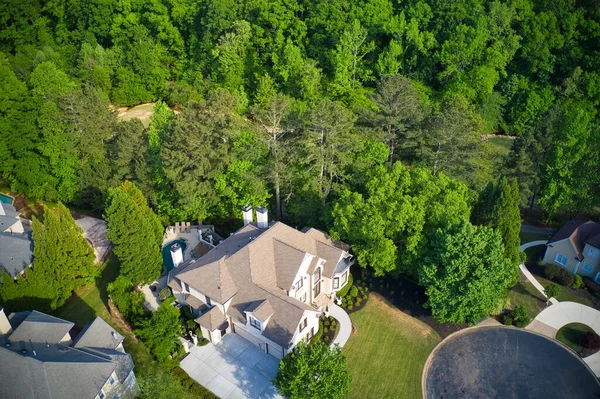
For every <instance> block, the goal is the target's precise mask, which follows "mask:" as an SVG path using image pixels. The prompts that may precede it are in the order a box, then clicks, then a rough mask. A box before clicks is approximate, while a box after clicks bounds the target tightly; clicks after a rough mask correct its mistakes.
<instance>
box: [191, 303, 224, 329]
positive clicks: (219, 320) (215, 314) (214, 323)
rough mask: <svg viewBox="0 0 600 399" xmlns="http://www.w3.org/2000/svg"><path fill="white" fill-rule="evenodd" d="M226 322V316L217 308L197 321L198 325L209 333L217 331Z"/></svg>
mask: <svg viewBox="0 0 600 399" xmlns="http://www.w3.org/2000/svg"><path fill="white" fill-rule="evenodd" d="M224 322H225V315H224V314H223V313H221V311H220V310H219V308H218V307H216V306H215V307H213V308H212V309H211V310H209V311H208V312H206V313H204V314H203V315H202V316H200V317H198V318H197V319H196V323H198V324H200V325H201V326H202V327H204V328H207V329H208V330H209V331H213V330H216V329H217V328H218V327H219V326H220V325H221V324H223V323H224Z"/></svg>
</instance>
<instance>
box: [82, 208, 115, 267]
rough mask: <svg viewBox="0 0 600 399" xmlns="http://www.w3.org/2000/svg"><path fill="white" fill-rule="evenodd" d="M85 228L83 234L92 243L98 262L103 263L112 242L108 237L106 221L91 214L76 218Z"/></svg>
mask: <svg viewBox="0 0 600 399" xmlns="http://www.w3.org/2000/svg"><path fill="white" fill-rule="evenodd" d="M75 223H77V226H79V227H81V229H82V230H83V236H84V237H85V239H86V240H87V241H88V242H89V243H90V245H91V246H92V248H93V249H94V254H95V255H96V263H102V262H104V260H105V259H106V257H107V256H108V253H109V250H110V247H111V243H110V241H109V240H108V238H106V222H105V221H104V220H102V219H97V218H93V217H89V216H83V217H81V218H79V219H77V220H75Z"/></svg>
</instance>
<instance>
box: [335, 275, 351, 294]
mask: <svg viewBox="0 0 600 399" xmlns="http://www.w3.org/2000/svg"><path fill="white" fill-rule="evenodd" d="M353 283H354V277H352V273H350V274H348V283H347V284H346V285H345V286H344V288H342V289H341V290H339V291H338V292H337V294H336V295H337V296H338V297H339V298H343V297H345V296H346V294H347V293H348V291H349V290H350V288H352V286H353Z"/></svg>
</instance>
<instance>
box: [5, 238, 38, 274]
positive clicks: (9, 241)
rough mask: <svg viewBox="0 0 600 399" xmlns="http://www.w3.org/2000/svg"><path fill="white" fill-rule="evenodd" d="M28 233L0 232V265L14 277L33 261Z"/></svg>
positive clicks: (31, 245)
mask: <svg viewBox="0 0 600 399" xmlns="http://www.w3.org/2000/svg"><path fill="white" fill-rule="evenodd" d="M32 247H33V243H32V241H31V235H30V233H5V232H1V233H0V267H1V268H3V269H4V270H6V272H7V273H8V274H10V276H11V277H16V276H17V274H19V273H21V272H22V271H23V270H24V269H25V268H26V267H27V266H29V265H31V262H32V261H33V248H32Z"/></svg>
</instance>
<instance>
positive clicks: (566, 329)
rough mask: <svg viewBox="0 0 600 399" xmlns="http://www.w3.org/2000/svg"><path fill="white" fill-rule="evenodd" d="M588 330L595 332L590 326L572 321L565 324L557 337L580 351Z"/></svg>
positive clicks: (576, 350)
mask: <svg viewBox="0 0 600 399" xmlns="http://www.w3.org/2000/svg"><path fill="white" fill-rule="evenodd" d="M587 332H594V330H592V329H591V328H590V327H588V326H586V325H585V324H581V323H571V324H567V325H566V326H563V327H562V328H561V329H560V330H558V332H557V333H556V339H557V340H559V341H560V342H562V343H563V344H565V345H567V346H568V347H569V348H571V349H573V350H574V351H575V352H577V353H579V352H580V351H581V349H582V346H583V340H584V338H585V334H586V333H587Z"/></svg>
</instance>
